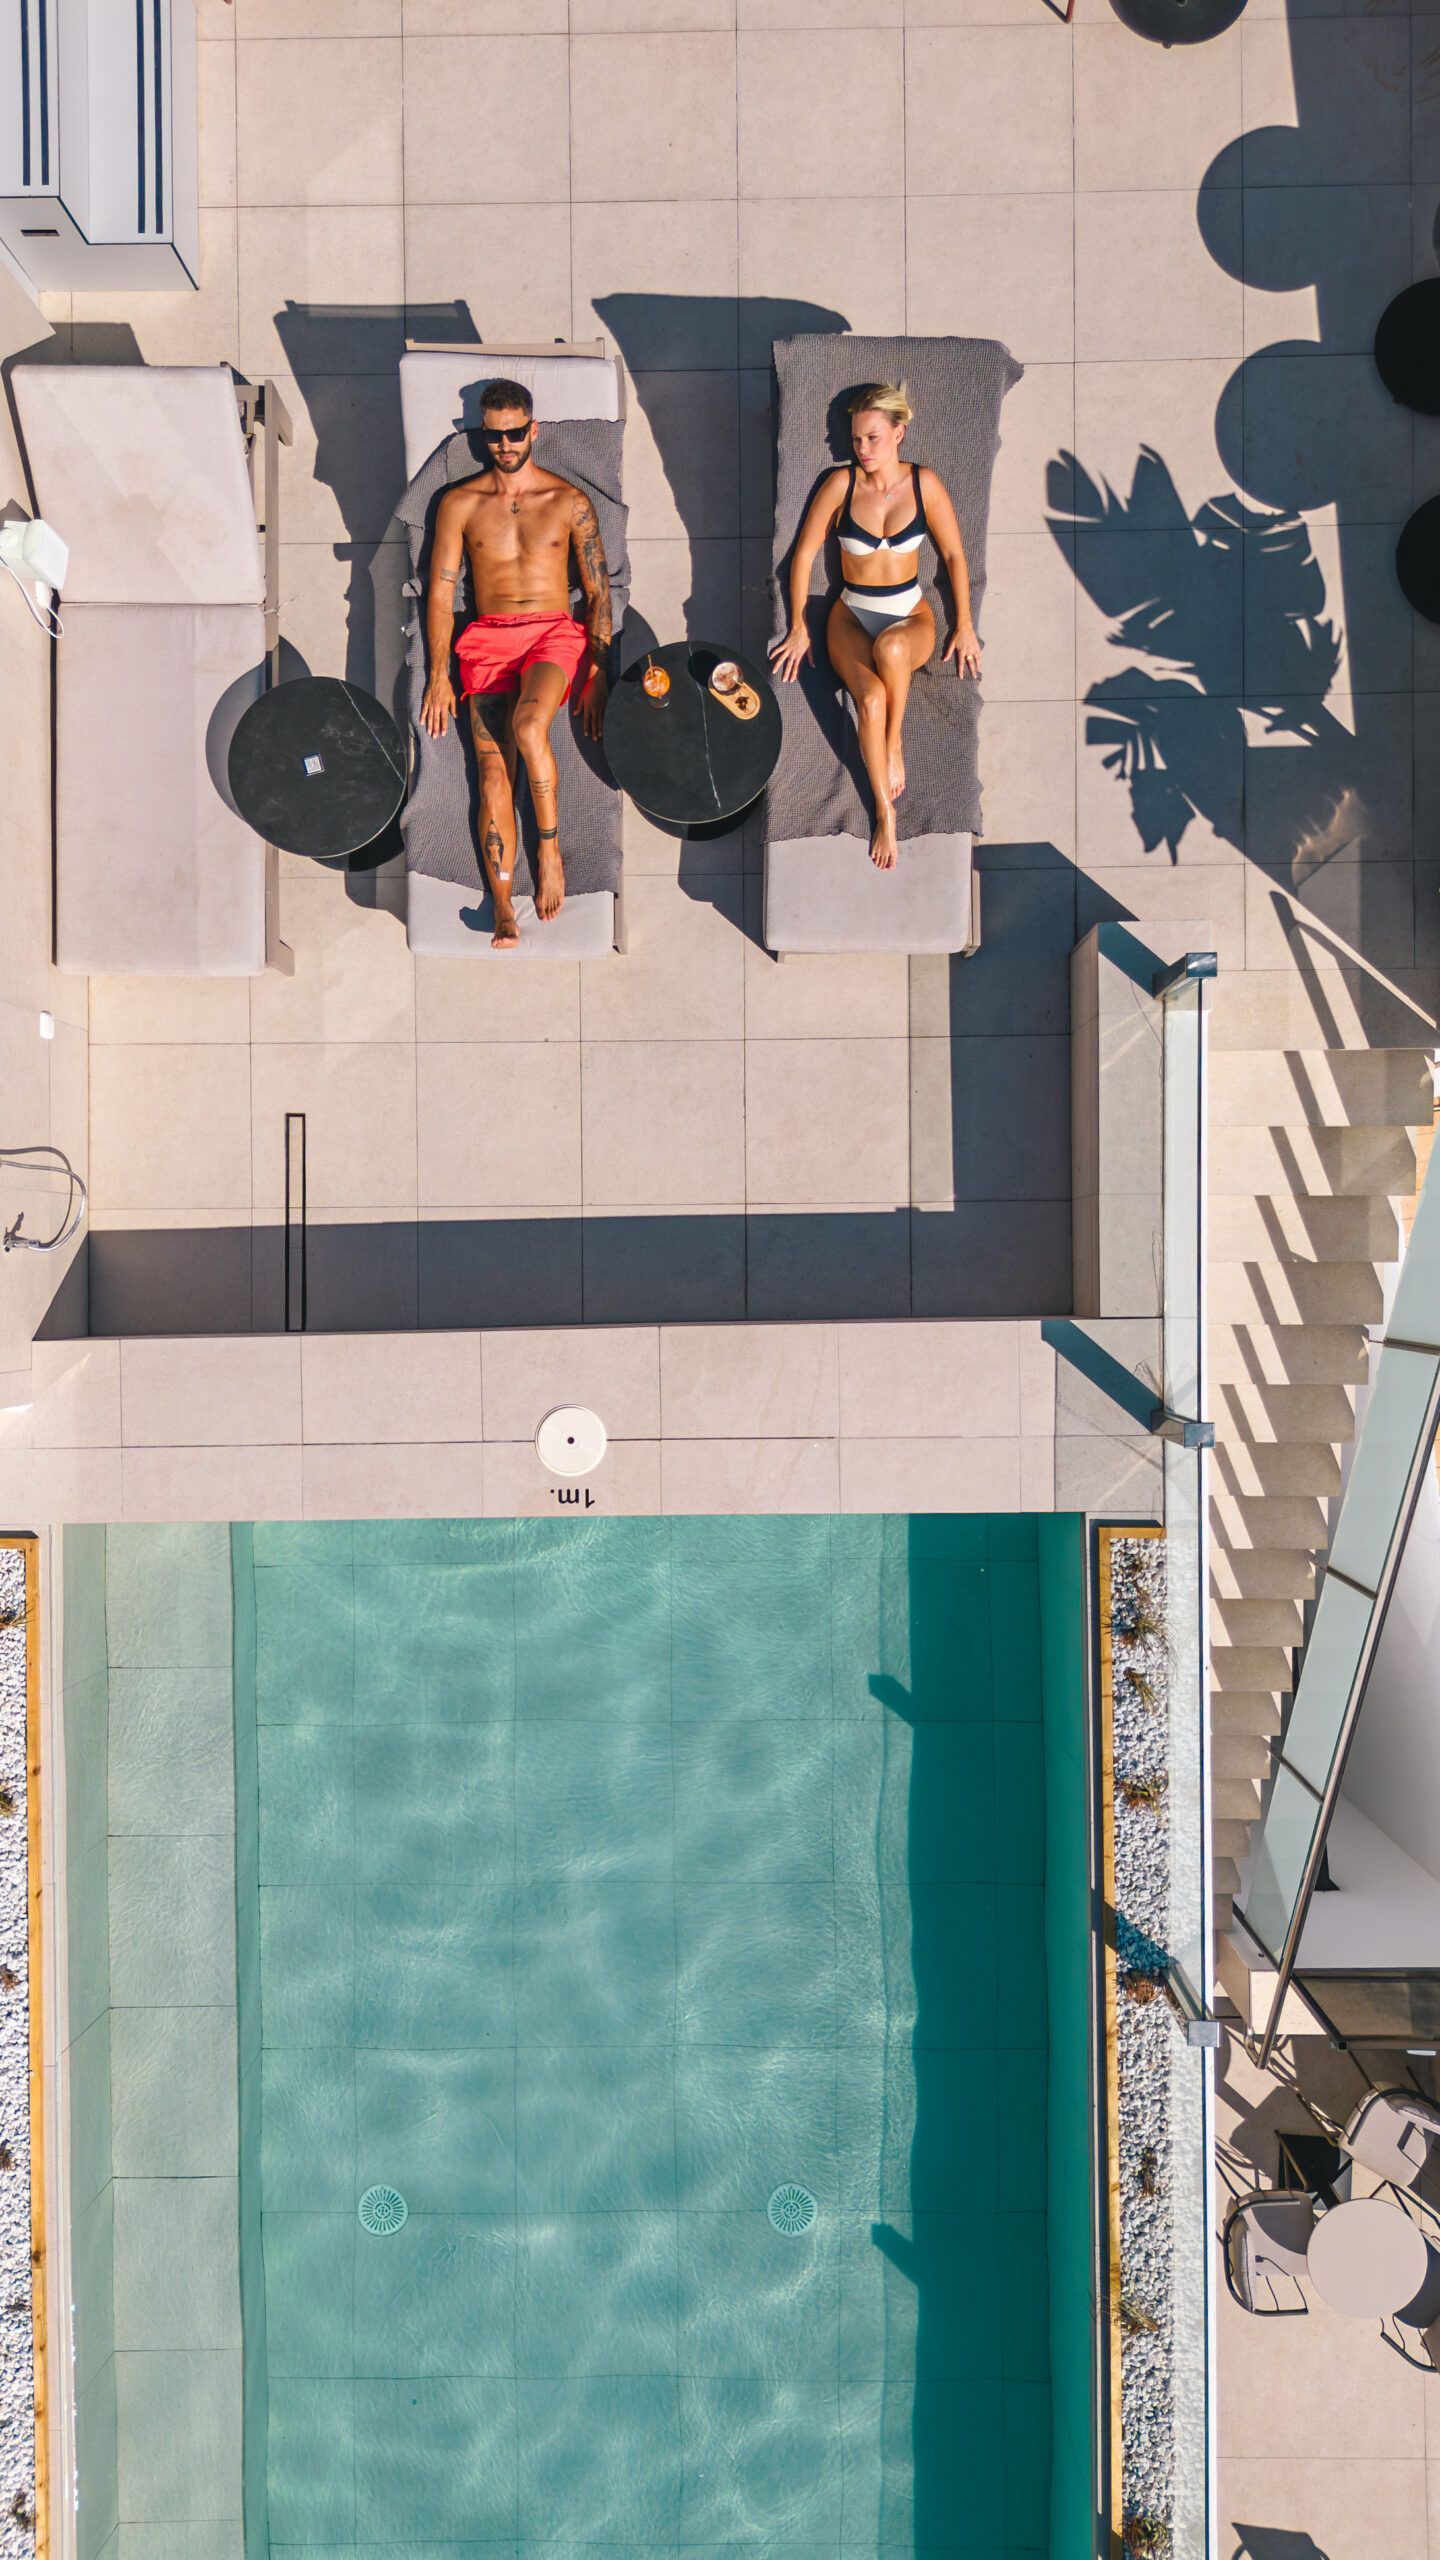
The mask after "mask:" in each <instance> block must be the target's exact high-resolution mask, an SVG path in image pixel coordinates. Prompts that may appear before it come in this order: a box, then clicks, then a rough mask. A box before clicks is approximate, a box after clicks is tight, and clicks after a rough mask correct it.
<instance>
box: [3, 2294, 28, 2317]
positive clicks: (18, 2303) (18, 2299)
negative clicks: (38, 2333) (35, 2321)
mask: <svg viewBox="0 0 1440 2560" xmlns="http://www.w3.org/2000/svg"><path fill="white" fill-rule="evenodd" d="M5 2309H6V2311H7V2312H8V2313H9V2314H10V2315H11V2317H12V2318H15V2317H18V2316H19V2315H20V2313H22V2312H23V2313H25V2314H26V2316H27V2317H28V2315H29V2310H30V2305H29V2303H28V2302H27V2301H26V2299H25V2297H24V2295H23V2294H22V2293H17V2294H16V2296H15V2299H14V2301H13V2302H7V2303H6V2305H5Z"/></svg>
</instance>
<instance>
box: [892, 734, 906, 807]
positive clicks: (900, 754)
mask: <svg viewBox="0 0 1440 2560" xmlns="http://www.w3.org/2000/svg"><path fill="white" fill-rule="evenodd" d="M888 753H889V763H890V797H891V799H892V800H898V799H899V797H900V794H901V792H902V791H903V790H904V788H905V750H904V748H903V747H902V746H901V744H900V741H899V739H898V738H897V739H896V740H895V743H894V745H893V746H892V747H891V748H890V749H889V751H888Z"/></svg>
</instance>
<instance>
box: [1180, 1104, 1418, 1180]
mask: <svg viewBox="0 0 1440 2560" xmlns="http://www.w3.org/2000/svg"><path fill="white" fill-rule="evenodd" d="M1414 1185H1415V1142H1414V1140H1413V1138H1412V1137H1411V1136H1410V1134H1409V1132H1408V1131H1407V1130H1404V1129H1389V1128H1385V1129H1310V1128H1303V1129H1286V1128H1279V1129H1269V1128H1240V1129H1227V1128H1225V1127H1224V1126H1223V1125H1217V1124H1214V1123H1212V1126H1211V1133H1210V1190H1211V1193H1212V1195H1213V1194H1215V1193H1219V1192H1225V1191H1229V1192H1236V1191H1239V1192H1245V1193H1247V1194H1248V1195H1249V1196H1250V1197H1251V1198H1252V1199H1253V1198H1255V1197H1256V1196H1257V1195H1259V1194H1262V1193H1264V1194H1268V1193H1270V1192H1273V1191H1301V1192H1307V1193H1311V1192H1313V1193H1315V1194H1317V1195H1318V1196H1320V1197H1322V1198H1323V1197H1325V1196H1327V1195H1334V1196H1351V1195H1354V1194H1355V1193H1360V1192H1367V1191H1373V1192H1378V1193H1380V1195H1381V1196H1382V1197H1385V1198H1388V1197H1389V1196H1390V1194H1392V1193H1395V1194H1397V1195H1398V1194H1401V1193H1408V1192H1410V1191H1412V1190H1413V1189H1414Z"/></svg>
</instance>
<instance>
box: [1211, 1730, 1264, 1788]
mask: <svg viewBox="0 0 1440 2560" xmlns="http://www.w3.org/2000/svg"><path fill="white" fill-rule="evenodd" d="M1270 1760H1271V1738H1270V1736H1269V1735H1268V1734H1265V1733H1234V1732H1228V1731H1227V1732H1222V1733H1217V1734H1216V1736H1215V1738H1214V1743H1213V1745H1212V1748H1211V1753H1210V1783H1211V1790H1212V1794H1213V1795H1214V1796H1215V1797H1216V1799H1217V1800H1218V1797H1219V1794H1220V1791H1221V1790H1222V1789H1223V1788H1225V1787H1227V1786H1229V1785H1230V1783H1231V1781H1232V1780H1233V1781H1234V1782H1235V1783H1236V1784H1237V1785H1238V1784H1240V1783H1242V1782H1249V1783H1253V1784H1254V1785H1255V1786H1257V1787H1258V1786H1261V1785H1263V1783H1264V1781H1265V1780H1266V1779H1267V1778H1268V1777H1269V1775H1270Z"/></svg>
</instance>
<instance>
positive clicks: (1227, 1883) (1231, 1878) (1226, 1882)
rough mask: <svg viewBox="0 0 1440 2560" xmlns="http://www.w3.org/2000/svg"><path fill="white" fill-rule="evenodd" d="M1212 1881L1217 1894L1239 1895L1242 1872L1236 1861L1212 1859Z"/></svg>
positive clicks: (1231, 1859)
mask: <svg viewBox="0 0 1440 2560" xmlns="http://www.w3.org/2000/svg"><path fill="white" fill-rule="evenodd" d="M1210 1881H1211V1884H1212V1886H1213V1888H1214V1890H1215V1892H1216V1893H1217V1894H1218V1893H1229V1894H1235V1893H1238V1892H1239V1890H1240V1870H1239V1868H1238V1867H1237V1865H1236V1864H1235V1861H1234V1859H1233V1858H1220V1857H1216V1858H1212V1859H1211V1861H1210Z"/></svg>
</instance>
